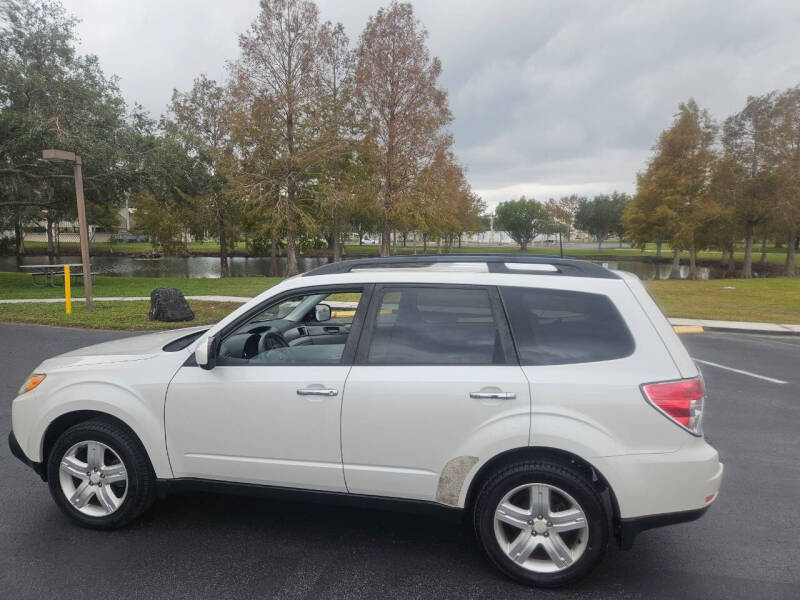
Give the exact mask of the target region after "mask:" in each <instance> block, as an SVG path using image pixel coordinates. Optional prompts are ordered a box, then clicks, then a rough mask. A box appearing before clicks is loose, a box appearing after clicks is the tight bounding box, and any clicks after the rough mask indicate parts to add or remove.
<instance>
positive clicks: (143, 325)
mask: <svg viewBox="0 0 800 600" xmlns="http://www.w3.org/2000/svg"><path fill="white" fill-rule="evenodd" d="M189 304H190V306H191V307H192V310H193V311H194V313H195V319H194V321H190V322H184V323H161V322H153V321H150V320H148V318H147V313H148V311H149V310H150V302H149V301H131V302H95V305H94V312H88V311H87V310H86V306H85V305H84V304H83V303H82V302H76V303H74V304H73V305H72V314H71V315H68V314H66V313H65V312H64V305H63V304H0V321H6V322H12V323H39V324H42V325H60V326H64V327H87V328H90V329H120V330H145V329H149V330H153V329H177V328H180V327H191V326H193V325H206V324H209V323H216V322H217V321H219V320H220V319H221V318H222V317H224V316H226V315H228V314H229V313H230V312H231V311H233V310H234V309H235V308H238V307H239V306H241V304H236V303H228V302H198V301H190V302H189Z"/></svg>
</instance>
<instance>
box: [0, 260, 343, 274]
mask: <svg viewBox="0 0 800 600" xmlns="http://www.w3.org/2000/svg"><path fill="white" fill-rule="evenodd" d="M57 262H58V263H79V262H81V258H80V256H62V257H61V258H60V260H58V261H57ZM327 262H328V259H327V258H326V257H298V259H297V263H298V266H299V268H300V272H301V273H302V272H304V271H308V270H310V269H313V268H314V267H318V266H319V265H323V264H325V263H327ZM46 263H47V257H46V256H24V257H22V258H21V259H20V260H19V261H18V260H17V257H16V256H2V257H0V271H16V270H18V266H19V265H37V264H46ZM228 265H229V268H230V272H231V275H232V276H234V277H249V276H253V275H265V276H266V275H269V267H270V258H269V257H258V256H257V257H243V256H235V257H232V258H229V259H228ZM92 270H93V271H96V272H97V273H100V274H102V275H124V276H126V277H192V278H216V277H219V273H220V263H219V258H218V257H215V256H165V257H163V258H134V257H132V256H93V257H92ZM278 274H279V275H280V276H284V275H286V258H279V259H278Z"/></svg>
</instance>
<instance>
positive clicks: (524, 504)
mask: <svg viewBox="0 0 800 600" xmlns="http://www.w3.org/2000/svg"><path fill="white" fill-rule="evenodd" d="M474 510H475V512H474V519H475V529H476V532H477V534H478V538H479V539H480V542H481V545H482V546H483V549H484V551H485V552H486V554H487V555H488V557H489V559H490V560H491V561H492V563H494V564H495V565H496V566H497V567H498V568H499V569H500V570H502V571H503V572H504V573H506V574H507V575H510V576H511V577H513V578H514V579H516V580H518V581H521V582H523V583H526V584H528V585H535V586H540V587H558V586H561V585H565V584H567V583H571V582H573V581H575V580H577V579H578V578H580V577H582V576H584V575H585V574H586V573H588V572H589V570H590V569H591V568H592V567H593V566H594V565H595V564H596V563H597V562H598V561H599V560H600V558H601V556H602V553H603V551H604V549H605V546H606V544H607V542H608V518H607V516H606V513H605V510H604V509H603V504H602V501H601V499H600V496H599V495H598V493H597V491H596V490H595V489H594V487H593V486H592V484H591V482H589V481H587V479H586V478H585V477H584V476H583V475H582V474H581V473H580V472H578V471H577V470H574V469H573V468H572V467H570V466H567V465H562V464H559V463H550V462H522V463H517V464H514V465H511V466H509V467H506V468H504V469H502V470H501V471H499V472H497V473H496V474H494V475H493V476H491V477H489V479H488V480H487V481H486V482H485V484H484V485H483V487H482V488H481V491H480V493H479V496H478V498H477V501H476V503H475V509H474Z"/></svg>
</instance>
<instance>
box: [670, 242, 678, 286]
mask: <svg viewBox="0 0 800 600" xmlns="http://www.w3.org/2000/svg"><path fill="white" fill-rule="evenodd" d="M669 278H670V279H680V278H681V251H680V250H679V249H678V248H673V249H672V269H671V270H670V272H669Z"/></svg>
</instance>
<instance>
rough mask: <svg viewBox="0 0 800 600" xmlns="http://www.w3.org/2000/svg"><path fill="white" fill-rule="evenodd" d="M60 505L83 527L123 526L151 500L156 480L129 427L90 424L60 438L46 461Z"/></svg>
mask: <svg viewBox="0 0 800 600" xmlns="http://www.w3.org/2000/svg"><path fill="white" fill-rule="evenodd" d="M47 481H48V484H49V486H50V492H51V493H52V495H53V498H54V499H55V501H56V504H58V506H59V507H60V508H61V509H62V510H63V511H64V512H65V513H67V514H68V515H69V516H70V517H72V518H73V519H75V520H76V521H78V522H80V523H81V524H82V525H86V526H88V527H94V528H97V529H113V528H116V527H121V526H123V525H125V524H127V523H129V522H130V521H132V520H133V519H135V518H136V517H138V516H139V515H140V514H142V513H143V512H144V511H145V510H146V509H147V507H148V506H150V504H151V503H152V501H153V498H154V492H155V478H154V476H153V474H152V470H151V468H150V463H149V461H148V459H147V455H146V454H145V451H144V449H143V448H142V446H141V444H140V443H139V441H138V440H137V439H136V438H135V437H134V436H133V435H132V434H131V433H130V432H129V431H128V430H127V429H125V428H123V427H121V426H119V425H117V424H115V423H111V422H108V421H103V420H97V419H96V420H91V421H86V422H84V423H79V424H77V425H75V426H73V427H70V428H69V429H67V430H66V431H65V432H64V433H62V434H61V436H59V438H58V439H57V440H56V443H55V444H54V445H53V448H52V450H51V451H50V455H49V457H48V461H47Z"/></svg>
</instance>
